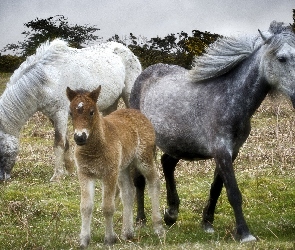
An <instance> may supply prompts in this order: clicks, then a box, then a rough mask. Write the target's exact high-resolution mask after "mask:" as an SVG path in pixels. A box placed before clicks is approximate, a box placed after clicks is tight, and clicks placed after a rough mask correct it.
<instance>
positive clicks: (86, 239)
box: [80, 236, 90, 249]
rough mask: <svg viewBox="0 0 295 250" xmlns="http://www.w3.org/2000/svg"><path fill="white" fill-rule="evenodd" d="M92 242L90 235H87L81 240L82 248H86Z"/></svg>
mask: <svg viewBox="0 0 295 250" xmlns="http://www.w3.org/2000/svg"><path fill="white" fill-rule="evenodd" d="M89 243H90V237H88V236H86V237H83V238H81V240H80V249H86V248H87V247H88V245H89Z"/></svg>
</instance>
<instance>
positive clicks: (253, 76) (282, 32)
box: [130, 21, 295, 242]
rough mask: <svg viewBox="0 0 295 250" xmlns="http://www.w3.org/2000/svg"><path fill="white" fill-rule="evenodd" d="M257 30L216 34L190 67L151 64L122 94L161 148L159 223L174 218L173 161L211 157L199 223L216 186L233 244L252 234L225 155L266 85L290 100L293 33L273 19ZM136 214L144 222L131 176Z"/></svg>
mask: <svg viewBox="0 0 295 250" xmlns="http://www.w3.org/2000/svg"><path fill="white" fill-rule="evenodd" d="M259 33H260V34H259V35H258V36H253V37H250V36H244V37H239V38H221V39H219V40H218V41H217V42H215V43H214V44H213V45H212V46H210V47H209V49H208V50H207V52H206V54H204V55H203V56H201V57H198V58H196V59H195V62H194V66H193V68H192V69H191V70H186V69H184V68H181V67H179V66H173V65H164V64H156V65H153V66H150V67H149V68H147V69H146V70H144V71H143V72H142V73H141V75H140V76H139V77H138V78H137V80H136V82H135V84H134V86H133V89H132V92H131V96H130V105H131V107H132V108H137V109H140V110H141V112H142V113H143V114H145V115H146V116H147V117H148V119H149V120H150V121H151V122H152V124H153V126H154V128H155V130H156V144H157V146H159V148H160V149H161V150H162V151H163V152H164V154H163V156H162V158H161V163H162V167H163V171H164V176H165V180H166V188H167V203H168V209H167V210H166V213H165V222H166V224H168V225H171V224H173V223H174V222H175V221H176V220H177V216H178V212H179V197H178V194H177V190H176V184H175V179H174V170H175V167H176V164H177V162H178V161H179V159H185V160H198V159H210V158H214V160H215V163H216V169H215V174H214V181H213V183H212V185H211V190H210V194H209V199H208V202H207V205H206V207H205V208H204V210H203V220H202V224H203V227H204V229H205V230H206V231H207V232H214V229H213V220H214V211H215V207H216V203H217V200H218V197H219V196H220V192H221V190H222V187H223V185H224V186H225V188H226V192H227V196H228V200H229V202H230V204H231V206H232V207H233V210H234V215H235V219H236V230H237V236H238V237H239V238H240V240H241V242H246V241H252V240H256V238H255V237H254V236H252V235H251V234H250V231H249V228H248V226H247V224H246V221H245V219H244V215H243V212H242V196H241V192H240V190H239V188H238V184H237V181H236V178H235V173H234V169H233V161H234V160H235V158H236V157H237V155H238V152H239V149H240V147H241V146H242V145H243V143H244V142H245V141H246V139H247V137H248V136H249V133H250V129H251V127H250V119H251V116H252V115H253V114H254V112H255V110H256V109H257V108H258V107H259V106H260V104H261V103H262V101H263V100H264V98H265V97H266V95H267V93H269V92H270V90H278V91H280V92H282V93H284V94H285V95H287V96H289V97H290V98H291V101H292V103H293V106H295V35H294V33H293V32H292V29H291V26H285V25H284V24H283V23H279V22H275V21H273V22H272V23H271V25H270V28H269V30H268V31H267V32H263V33H262V32H260V31H259ZM135 184H136V186H137V192H138V193H137V194H138V199H139V200H138V207H139V211H138V218H137V219H138V220H141V219H142V220H144V219H145V215H144V210H143V199H142V197H143V194H142V191H143V190H144V182H143V179H142V178H141V177H140V176H139V177H138V178H137V179H135Z"/></svg>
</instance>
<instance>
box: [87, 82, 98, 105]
mask: <svg viewBox="0 0 295 250" xmlns="http://www.w3.org/2000/svg"><path fill="white" fill-rule="evenodd" d="M100 90H101V85H99V86H98V88H97V89H95V90H93V91H92V92H90V93H89V97H90V98H91V99H92V100H93V101H94V102H97V99H98V96H99V94H100Z"/></svg>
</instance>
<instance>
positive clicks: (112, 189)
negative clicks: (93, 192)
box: [102, 173, 118, 245]
mask: <svg viewBox="0 0 295 250" xmlns="http://www.w3.org/2000/svg"><path fill="white" fill-rule="evenodd" d="M117 178H118V177H117V176H113V175H112V173H110V175H109V176H108V177H107V178H105V179H104V180H103V183H102V187H103V190H102V211H103V215H104V218H105V238H104V244H106V245H113V244H114V243H116V241H117V235H116V234H115V232H114V225H113V224H114V223H113V216H114V212H115V198H116V191H117Z"/></svg>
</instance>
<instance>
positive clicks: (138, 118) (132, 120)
mask: <svg viewBox="0 0 295 250" xmlns="http://www.w3.org/2000/svg"><path fill="white" fill-rule="evenodd" d="M104 120H105V124H108V125H107V126H108V127H109V129H108V130H109V132H110V136H112V137H113V136H114V135H115V136H116V137H117V139H118V140H119V141H120V143H121V145H122V148H123V154H126V155H128V154H132V153H131V152H134V151H137V152H139V151H138V149H139V148H140V149H143V148H148V149H153V150H154V147H155V140H156V138H155V131H154V128H153V126H152V124H151V122H150V121H149V120H148V119H147V118H146V116H145V115H143V114H142V113H141V112H140V111H139V110H136V109H120V110H117V111H115V112H113V113H111V114H110V115H108V116H105V117H104Z"/></svg>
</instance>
